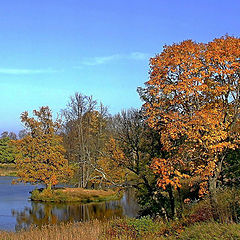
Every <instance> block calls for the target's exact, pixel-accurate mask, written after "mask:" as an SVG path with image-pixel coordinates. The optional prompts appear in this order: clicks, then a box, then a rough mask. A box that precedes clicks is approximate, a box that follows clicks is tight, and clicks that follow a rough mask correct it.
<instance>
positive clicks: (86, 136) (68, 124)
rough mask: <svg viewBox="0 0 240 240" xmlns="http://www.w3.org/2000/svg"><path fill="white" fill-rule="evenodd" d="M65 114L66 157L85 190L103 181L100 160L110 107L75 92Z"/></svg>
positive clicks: (105, 137) (80, 185)
mask: <svg viewBox="0 0 240 240" xmlns="http://www.w3.org/2000/svg"><path fill="white" fill-rule="evenodd" d="M62 113H63V116H64V132H63V135H64V144H65V147H66V149H67V158H68V159H69V161H71V162H72V163H74V164H75V167H76V177H77V181H78V186H79V187H84V188H86V187H87V185H88V183H90V182H92V181H96V180H97V179H98V180H100V181H101V179H102V178H100V176H99V174H100V173H101V172H102V170H100V168H99V166H98V161H99V159H100V158H101V161H102V159H103V158H102V157H103V151H104V148H105V142H106V139H107V132H108V130H107V121H108V120H107V119H108V113H107V108H106V107H104V106H103V105H102V104H100V105H98V103H97V101H96V100H94V99H93V97H92V96H85V95H83V94H80V93H75V95H74V96H72V97H70V101H69V103H68V104H67V108H66V109H64V110H63V111H62ZM102 173H103V172H102ZM101 175H102V177H103V176H104V175H103V174H101ZM102 180H103V179H102Z"/></svg>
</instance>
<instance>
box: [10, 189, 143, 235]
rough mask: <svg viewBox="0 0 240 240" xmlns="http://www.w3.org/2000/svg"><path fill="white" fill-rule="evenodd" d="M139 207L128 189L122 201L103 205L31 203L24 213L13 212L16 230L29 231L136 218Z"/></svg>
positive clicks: (107, 202)
mask: <svg viewBox="0 0 240 240" xmlns="http://www.w3.org/2000/svg"><path fill="white" fill-rule="evenodd" d="M138 210H139V206H138V204H137V202H136V199H135V193H134V191H133V190H132V189H128V190H127V191H126V192H125V193H124V196H123V198H122V199H121V200H118V201H106V202H102V203H89V204H80V203H43V202H31V206H30V207H25V208H24V209H23V210H22V211H17V210H15V209H13V210H12V215H13V216H14V217H16V225H15V230H16V231H19V230H22V229H27V228H29V227H30V225H33V226H43V225H46V224H58V223H60V222H64V223H67V222H79V221H88V220H92V219H99V220H102V219H109V218H113V217H123V216H129V217H136V216H137V213H138Z"/></svg>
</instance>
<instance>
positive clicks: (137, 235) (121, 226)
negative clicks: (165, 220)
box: [105, 216, 161, 239]
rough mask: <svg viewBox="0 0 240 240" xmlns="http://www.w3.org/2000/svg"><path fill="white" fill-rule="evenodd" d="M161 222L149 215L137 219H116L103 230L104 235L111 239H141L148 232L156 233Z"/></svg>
mask: <svg viewBox="0 0 240 240" xmlns="http://www.w3.org/2000/svg"><path fill="white" fill-rule="evenodd" d="M160 226H161V223H160V222H156V221H154V220H153V219H152V218H150V217H149V216H146V217H142V218H139V219H135V218H125V219H117V220H114V221H112V222H111V223H110V225H109V227H108V228H107V230H106V232H105V234H106V235H105V236H108V237H109V238H111V239H114V238H117V239H118V238H119V239H122V237H124V239H125V238H126V239H143V237H144V236H146V235H149V233H150V234H151V235H152V234H157V233H158V232H159V230H160Z"/></svg>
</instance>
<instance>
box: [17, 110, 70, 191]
mask: <svg viewBox="0 0 240 240" xmlns="http://www.w3.org/2000/svg"><path fill="white" fill-rule="evenodd" d="M33 115H34V117H29V114H28V112H23V113H22V115H21V121H22V123H23V124H24V125H25V127H26V129H27V132H28V134H27V135H26V136H25V137H24V138H22V139H20V140H16V141H15V145H16V147H17V149H18V154H17V157H16V165H17V169H18V176H19V179H18V181H22V182H26V183H27V182H28V183H43V184H45V185H46V187H47V188H48V189H51V187H52V186H53V185H56V184H57V183H59V181H61V182H63V181H65V180H66V179H67V178H68V177H70V176H71V175H72V170H71V169H70V167H69V165H68V161H67V159H65V157H64V154H65V149H64V147H63V146H62V137H61V136H59V135H57V134H56V133H57V131H58V129H59V127H60V124H59V122H57V121H56V122H53V120H52V113H51V110H50V109H49V107H41V108H40V109H39V111H37V110H34V111H33Z"/></svg>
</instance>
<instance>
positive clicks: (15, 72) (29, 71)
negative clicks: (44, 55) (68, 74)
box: [0, 68, 59, 75]
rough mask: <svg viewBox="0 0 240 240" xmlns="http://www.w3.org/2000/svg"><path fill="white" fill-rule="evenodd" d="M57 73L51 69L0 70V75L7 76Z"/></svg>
mask: <svg viewBox="0 0 240 240" xmlns="http://www.w3.org/2000/svg"><path fill="white" fill-rule="evenodd" d="M55 72H59V71H57V70H52V69H22V68H0V74H9V75H28V74H42V73H55Z"/></svg>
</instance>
